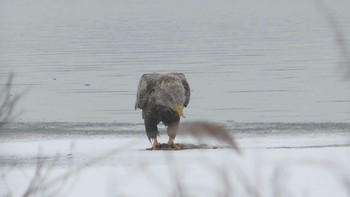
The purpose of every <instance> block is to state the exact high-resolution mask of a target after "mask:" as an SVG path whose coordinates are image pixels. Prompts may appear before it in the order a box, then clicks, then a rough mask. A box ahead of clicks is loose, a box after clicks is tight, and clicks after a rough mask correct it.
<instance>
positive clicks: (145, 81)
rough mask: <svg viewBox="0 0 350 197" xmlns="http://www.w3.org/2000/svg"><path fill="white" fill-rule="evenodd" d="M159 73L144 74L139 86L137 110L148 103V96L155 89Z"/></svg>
mask: <svg viewBox="0 0 350 197" xmlns="http://www.w3.org/2000/svg"><path fill="white" fill-rule="evenodd" d="M158 75H159V74H157V73H147V74H144V75H142V77H141V79H140V82H139V86H138V88H137V94H136V102H135V110H136V109H137V108H139V109H143V107H144V106H145V105H146V104H147V101H148V97H149V95H150V93H151V92H152V91H153V87H154V84H155V83H156V79H157V77H158Z"/></svg>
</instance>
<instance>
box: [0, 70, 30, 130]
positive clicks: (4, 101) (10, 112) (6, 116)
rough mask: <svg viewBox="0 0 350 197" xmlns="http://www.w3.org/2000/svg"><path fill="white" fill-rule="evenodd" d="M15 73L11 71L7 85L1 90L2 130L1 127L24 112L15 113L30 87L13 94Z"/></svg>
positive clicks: (0, 119)
mask: <svg viewBox="0 0 350 197" xmlns="http://www.w3.org/2000/svg"><path fill="white" fill-rule="evenodd" d="M13 80H14V74H13V73H10V74H9V76H8V79H7V82H6V84H5V86H4V87H3V88H2V89H1V90H0V131H1V128H2V127H3V126H4V125H5V124H7V123H8V122H11V121H13V120H15V119H16V118H17V117H18V116H19V115H20V114H21V113H22V112H19V113H17V114H14V109H15V106H16V104H17V103H18V100H19V99H20V98H21V97H22V96H23V95H24V94H25V93H27V91H28V89H25V90H24V91H22V92H21V93H19V94H16V95H12V94H11V92H12V86H13Z"/></svg>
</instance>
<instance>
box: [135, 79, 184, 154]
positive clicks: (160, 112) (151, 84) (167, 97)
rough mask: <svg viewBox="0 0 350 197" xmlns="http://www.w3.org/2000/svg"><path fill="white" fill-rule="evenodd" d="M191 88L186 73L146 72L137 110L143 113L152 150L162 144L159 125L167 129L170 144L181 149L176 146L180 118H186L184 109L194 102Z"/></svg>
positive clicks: (176, 148) (139, 89)
mask: <svg viewBox="0 0 350 197" xmlns="http://www.w3.org/2000/svg"><path fill="white" fill-rule="evenodd" d="M190 96H191V92H190V86H189V84H188V82H187V79H186V77H185V75H184V74H183V73H166V74H159V73H146V74H143V75H142V77H141V79H140V82H139V85H138V89H137V94H136V102H135V110H137V109H141V110H142V118H143V120H144V124H145V130H146V134H147V137H148V140H149V141H150V142H151V143H152V147H151V149H152V150H157V149H158V148H157V146H158V145H159V143H158V140H157V136H158V135H159V131H158V124H159V123H160V122H162V123H163V124H164V125H165V126H166V127H167V133H168V136H169V141H168V145H169V147H170V148H172V149H175V150H178V149H180V146H179V145H178V144H175V143H174V140H175V137H176V133H177V130H178V128H179V123H180V118H181V117H184V113H183V109H184V107H187V105H188V103H189V102H190Z"/></svg>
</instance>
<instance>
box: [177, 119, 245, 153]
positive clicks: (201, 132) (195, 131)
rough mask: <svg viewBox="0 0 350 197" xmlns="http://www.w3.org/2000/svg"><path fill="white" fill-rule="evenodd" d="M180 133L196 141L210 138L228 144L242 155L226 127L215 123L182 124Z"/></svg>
mask: <svg viewBox="0 0 350 197" xmlns="http://www.w3.org/2000/svg"><path fill="white" fill-rule="evenodd" d="M179 133H180V134H183V135H190V136H193V137H194V138H196V139H202V138H205V137H207V138H210V139H216V140H218V141H221V142H224V143H227V144H228V145H229V146H230V147H231V148H233V149H234V150H235V151H237V152H238V153H240V149H239V148H238V146H237V144H236V142H235V141H234V139H233V138H232V136H231V135H230V134H229V133H228V131H227V130H226V128H225V127H224V126H221V125H219V124H215V123H209V122H204V121H195V122H185V123H181V124H180V127H179Z"/></svg>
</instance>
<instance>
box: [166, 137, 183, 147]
mask: <svg viewBox="0 0 350 197" xmlns="http://www.w3.org/2000/svg"><path fill="white" fill-rule="evenodd" d="M168 145H169V147H170V148H171V149H173V150H181V148H182V146H181V144H175V143H174V139H173V138H169V141H168Z"/></svg>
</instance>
